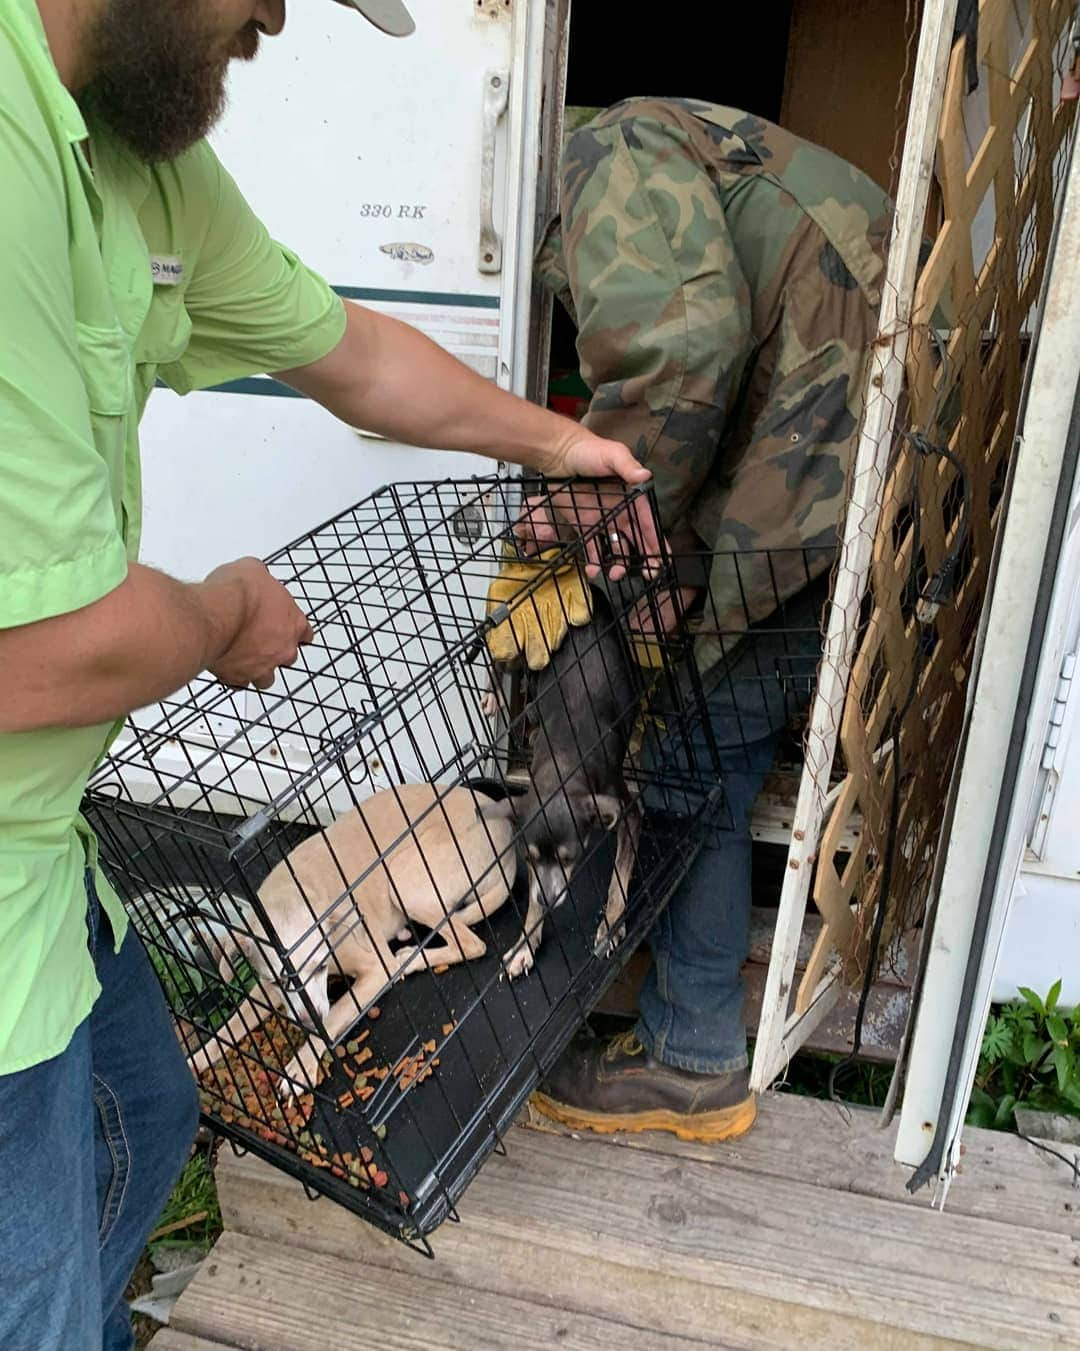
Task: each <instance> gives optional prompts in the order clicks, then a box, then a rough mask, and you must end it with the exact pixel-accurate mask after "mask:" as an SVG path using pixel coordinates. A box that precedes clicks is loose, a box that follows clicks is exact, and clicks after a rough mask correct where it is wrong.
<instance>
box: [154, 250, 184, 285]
mask: <svg viewBox="0 0 1080 1351" xmlns="http://www.w3.org/2000/svg"><path fill="white" fill-rule="evenodd" d="M150 273H151V276H152V277H153V278H154V285H155V286H175V285H176V283H177V282H178V281H183V279H184V264H183V260H182V259H181V258H180V256H179V254H174V253H153V254H151V255H150Z"/></svg>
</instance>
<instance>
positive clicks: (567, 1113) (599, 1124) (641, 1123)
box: [530, 1093, 757, 1145]
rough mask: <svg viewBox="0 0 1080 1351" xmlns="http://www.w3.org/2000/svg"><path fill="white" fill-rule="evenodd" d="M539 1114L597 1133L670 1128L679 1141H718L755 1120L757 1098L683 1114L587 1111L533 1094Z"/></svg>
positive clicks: (731, 1137)
mask: <svg viewBox="0 0 1080 1351" xmlns="http://www.w3.org/2000/svg"><path fill="white" fill-rule="evenodd" d="M530 1102H531V1103H532V1105H533V1106H534V1107H535V1108H536V1110H537V1111H538V1112H540V1113H541V1115H543V1116H546V1117H550V1118H551V1120H552V1121H557V1122H559V1124H560V1125H562V1126H569V1127H570V1129H571V1130H584V1131H596V1132H597V1133H598V1134H600V1135H614V1134H615V1133H616V1132H617V1131H627V1132H631V1133H637V1132H638V1131H670V1132H671V1133H672V1134H673V1135H677V1136H678V1137H679V1139H680V1140H697V1141H699V1142H700V1143H701V1144H707V1145H713V1144H718V1143H719V1142H720V1141H721V1140H737V1139H738V1138H739V1136H740V1135H745V1134H746V1132H747V1131H748V1130H749V1129H750V1127H751V1126H752V1125H753V1124H754V1122H755V1120H756V1119H757V1099H756V1098H755V1097H754V1095H753V1094H752V1093H751V1094H750V1096H749V1097H748V1098H745V1099H744V1100H743V1101H742V1102H737V1103H735V1105H734V1106H733V1107H721V1108H718V1109H717V1110H716V1111H715V1112H694V1113H693V1114H692V1115H691V1114H685V1113H680V1112H671V1111H668V1110H667V1109H666V1108H657V1109H655V1110H653V1111H651V1112H624V1113H615V1112H588V1111H585V1110H584V1109H583V1108H580V1107H571V1106H569V1105H568V1104H566V1103H562V1102H556V1101H555V1100H554V1098H549V1097H548V1096H547V1094H546V1093H534V1094H533V1095H532V1098H531V1099H530Z"/></svg>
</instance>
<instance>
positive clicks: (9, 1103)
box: [0, 879, 198, 1351]
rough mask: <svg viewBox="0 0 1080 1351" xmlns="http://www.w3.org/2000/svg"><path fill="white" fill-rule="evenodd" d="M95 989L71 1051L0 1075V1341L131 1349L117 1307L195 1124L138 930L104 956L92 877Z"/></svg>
mask: <svg viewBox="0 0 1080 1351" xmlns="http://www.w3.org/2000/svg"><path fill="white" fill-rule="evenodd" d="M87 894H88V905H87V940H88V945H89V948H90V952H91V955H92V956H93V957H94V961H95V964H96V967H97V974H98V980H99V981H100V982H101V987H102V990H101V994H100V995H99V996H98V1000H97V1003H96V1004H95V1005H94V1008H93V1011H92V1012H91V1014H90V1017H89V1018H87V1019H86V1021H85V1022H83V1023H82V1024H81V1025H80V1026H79V1027H78V1029H77V1030H76V1032H75V1034H74V1036H73V1037H72V1039H71V1042H70V1044H69V1045H68V1047H67V1049H66V1050H65V1051H64V1052H63V1053H62V1054H60V1055H58V1056H55V1057H54V1058H53V1059H52V1060H47V1061H45V1062H44V1063H43V1064H40V1065H33V1066H31V1068H30V1069H27V1070H22V1071H20V1072H19V1073H18V1074H9V1075H5V1076H4V1077H3V1078H0V1179H2V1180H0V1197H2V1201H0V1286H2V1295H0V1346H2V1347H3V1348H4V1351H128V1349H129V1348H130V1347H132V1346H133V1345H134V1337H133V1334H132V1329H131V1318H130V1316H129V1313H128V1308H127V1304H126V1303H125V1301H124V1290H125V1288H126V1286H127V1283H128V1280H129V1279H130V1277H131V1273H132V1271H133V1270H134V1268H135V1264H136V1262H137V1261H138V1259H139V1256H140V1254H141V1253H142V1250H143V1247H144V1246H145V1243H146V1239H147V1237H148V1235H149V1234H150V1232H151V1230H152V1228H153V1226H154V1224H155V1222H156V1220H157V1218H158V1216H159V1215H160V1214H161V1210H162V1207H163V1206H164V1203H165V1201H166V1199H167V1197H168V1195H169V1192H170V1190H171V1188H172V1185H173V1183H174V1182H175V1180H176V1178H177V1176H178V1175H179V1173H180V1170H181V1169H182V1168H183V1166H184V1163H185V1161H186V1159H187V1157H188V1153H189V1151H190V1148H191V1143H192V1141H193V1139H194V1137H195V1130H196V1126H197V1124H198V1095H197V1093H196V1089H195V1082H194V1080H193V1078H192V1076H191V1072H190V1070H189V1069H188V1066H187V1062H186V1060H185V1058H184V1055H183V1053H182V1051H181V1049H180V1044H179V1042H178V1040H177V1037H176V1033H175V1031H174V1030H173V1024H172V1019H171V1018H170V1015H169V1012H168V1010H167V1008H166V1006H165V1000H164V998H163V997H162V994H161V989H160V987H159V986H158V982H157V978H156V976H155V975H154V971H153V968H152V967H151V965H150V962H149V961H148V960H147V957H146V954H145V952H144V951H143V948H142V944H141V943H140V942H139V940H138V938H137V937H136V935H135V934H134V933H132V932H130V931H129V932H128V935H127V937H126V938H125V940H124V943H123V945H122V947H121V949H120V952H119V953H114V952H113V937H112V931H111V928H110V926H109V922H108V919H107V918H106V917H105V915H104V912H103V911H102V910H101V908H100V906H99V904H98V900H97V896H96V894H95V893H94V889H93V885H92V884H91V882H90V881H89V879H88V880H87Z"/></svg>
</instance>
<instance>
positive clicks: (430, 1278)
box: [174, 1099, 1080, 1351]
mask: <svg viewBox="0 0 1080 1351" xmlns="http://www.w3.org/2000/svg"><path fill="white" fill-rule="evenodd" d="M762 1106H763V1111H762V1120H761V1122H760V1124H759V1126H758V1127H756V1128H755V1130H754V1132H752V1133H751V1135H750V1136H748V1137H746V1138H745V1139H744V1140H741V1141H738V1142H735V1143H733V1144H732V1145H730V1146H726V1147H723V1146H721V1147H711V1146H710V1147H706V1146H693V1145H681V1146H675V1142H669V1141H668V1140H667V1138H666V1137H629V1138H628V1142H629V1140H633V1141H634V1147H631V1148H626V1147H620V1145H619V1144H618V1143H614V1142H611V1141H609V1140H606V1139H596V1138H569V1137H565V1136H560V1135H553V1134H544V1133H540V1132H537V1131H527V1130H521V1129H516V1130H514V1131H512V1132H511V1135H510V1138H509V1141H508V1155H507V1157H506V1158H498V1157H497V1158H493V1159H491V1160H490V1161H489V1162H488V1163H487V1164H486V1165H485V1167H484V1168H483V1170H482V1171H481V1173H480V1175H479V1177H478V1178H477V1180H476V1181H475V1182H474V1183H473V1185H472V1186H471V1188H470V1189H469V1191H468V1193H467V1194H466V1196H465V1198H464V1201H463V1203H462V1206H461V1216H462V1223H461V1224H460V1225H454V1224H446V1225H444V1226H443V1227H442V1228H441V1229H439V1230H438V1231H437V1232H436V1233H435V1235H434V1236H433V1246H434V1248H435V1252H436V1261H435V1262H434V1263H430V1262H428V1261H427V1260H426V1259H425V1258H424V1257H422V1256H421V1255H418V1254H416V1253H415V1252H413V1251H411V1250H409V1249H408V1248H405V1247H404V1246H403V1245H401V1244H399V1243H396V1242H395V1241H393V1240H392V1239H388V1238H386V1237H385V1236H384V1235H381V1234H379V1233H377V1232H376V1231H374V1230H373V1229H371V1228H370V1227H368V1226H366V1225H365V1224H363V1223H362V1222H361V1221H359V1220H357V1219H356V1218H355V1217H353V1216H351V1215H350V1214H348V1213H347V1212H345V1211H344V1210H342V1209H341V1208H339V1207H336V1206H334V1205H333V1204H331V1203H330V1202H327V1201H325V1200H324V1201H319V1202H316V1203H312V1202H310V1201H308V1200H307V1198H306V1196H305V1195H304V1193H303V1191H302V1189H301V1188H300V1187H299V1185H298V1184H296V1183H294V1182H292V1181H291V1180H289V1179H287V1178H286V1177H284V1176H283V1175H282V1174H280V1173H277V1172H275V1171H273V1170H272V1169H269V1168H268V1167H267V1166H265V1165H263V1164H260V1163H258V1162H257V1161H255V1160H252V1159H248V1158H243V1159H235V1158H231V1157H230V1156H229V1155H228V1154H224V1155H223V1156H222V1158H221V1161H220V1163H219V1170H218V1180H219V1190H220V1195H221V1202H222V1212H223V1215H224V1218H225V1223H226V1227H227V1229H228V1230H229V1231H230V1232H229V1233H228V1234H227V1236H226V1238H225V1239H224V1240H223V1241H222V1244H221V1245H219V1248H218V1249H216V1250H215V1253H214V1254H213V1255H212V1257H211V1259H210V1260H208V1262H207V1263H206V1264H205V1265H204V1270H203V1271H201V1272H200V1273H199V1275H198V1276H197V1277H196V1279H195V1280H194V1281H193V1282H192V1284H191V1286H189V1288H188V1290H187V1291H185V1292H184V1294H183V1295H182V1296H181V1299H180V1301H179V1302H178V1304H177V1306H176V1311H175V1314H174V1327H175V1328H176V1330H177V1331H181V1332H186V1333H189V1334H192V1335H196V1336H202V1337H207V1338H210V1339H211V1340H213V1339H216V1340H217V1341H219V1342H221V1343H222V1344H224V1345H227V1346H243V1347H245V1348H248V1349H249V1351H261V1348H264V1347H265V1348H270V1347H274V1348H282V1349H283V1351H288V1349H289V1348H297V1349H298V1351H306V1348H308V1347H314V1346H319V1347H335V1348H336V1347H339V1346H340V1347H342V1348H351V1347H353V1346H357V1347H359V1346H365V1347H373V1346H385V1347H388V1348H395V1347H410V1348H428V1347H431V1348H435V1347H438V1348H456V1347H458V1346H461V1347H465V1346H469V1347H470V1348H471V1347H474V1346H476V1347H492V1348H494V1347H518V1346H523V1347H532V1346H537V1347H538V1346H540V1345H541V1344H542V1345H544V1346H545V1347H551V1346H560V1347H561V1346H582V1347H589V1348H604V1347H608V1346H612V1347H614V1346H615V1345H616V1344H617V1343H618V1345H619V1346H620V1347H625V1348H631V1347H633V1348H637V1347H652V1346H682V1345H690V1344H696V1345H707V1346H737V1347H762V1348H764V1347H769V1348H785V1347H792V1348H794V1347H799V1348H804V1347H818V1346H820V1347H829V1348H830V1351H843V1349H844V1348H851V1351H856V1349H857V1348H858V1349H859V1351H861V1348H863V1347H865V1346H873V1347H876V1348H882V1349H883V1351H892V1348H895V1349H896V1351H900V1348H904V1351H907V1349H908V1348H915V1351H925V1349H927V1348H940V1347H945V1346H956V1345H975V1346H988V1347H1000V1348H1016V1349H1017V1351H1019V1348H1025V1351H1026V1348H1029V1347H1040V1346H1055V1345H1056V1346H1061V1345H1069V1344H1080V1281H1078V1280H1077V1276H1076V1272H1077V1268H1076V1267H1075V1266H1074V1265H1073V1257H1074V1256H1075V1255H1076V1254H1077V1252H1078V1244H1077V1242H1076V1241H1075V1240H1076V1239H1077V1237H1080V1236H1078V1235H1077V1234H1076V1232H1075V1230H1076V1222H1077V1216H1076V1214H1074V1212H1073V1211H1072V1210H1070V1209H1066V1208H1065V1207H1066V1206H1067V1205H1070V1204H1071V1199H1070V1198H1071V1197H1072V1196H1074V1195H1075V1193H1073V1192H1072V1190H1071V1188H1070V1186H1069V1179H1068V1172H1067V1170H1065V1169H1064V1168H1058V1170H1057V1172H1056V1173H1055V1172H1052V1171H1049V1170H1048V1169H1047V1168H1046V1166H1045V1165H1044V1164H1043V1163H1041V1162H1036V1161H1035V1160H1036V1157H1037V1156H1036V1155H1035V1154H1034V1151H1030V1152H1029V1153H1025V1154H1024V1155H1023V1156H1022V1157H1021V1156H1020V1155H1018V1154H1015V1152H1014V1151H1013V1150H1012V1149H1011V1147H1006V1148H1004V1149H1003V1150H1002V1155H1001V1162H1002V1167H1000V1168H998V1169H997V1171H996V1172H995V1167H994V1159H995V1156H994V1151H993V1150H991V1149H990V1147H989V1146H988V1145H985V1146H980V1147H981V1148H984V1149H985V1152H984V1155H982V1156H981V1157H982V1159H983V1163H982V1164H980V1165H979V1168H978V1169H977V1172H978V1173H979V1175H980V1181H981V1182H982V1183H983V1184H984V1185H983V1186H982V1187H979V1188H974V1187H973V1188H970V1189H968V1188H962V1187H961V1182H960V1181H958V1182H957V1183H956V1184H955V1185H954V1188H953V1196H961V1195H964V1196H971V1195H973V1194H976V1193H977V1194H978V1195H979V1196H980V1197H982V1198H983V1199H982V1201H981V1202H980V1204H981V1206H982V1208H983V1211H984V1214H987V1215H989V1216H995V1217H996V1218H984V1217H982V1216H981V1215H979V1214H959V1213H952V1212H951V1211H950V1212H947V1213H945V1214H939V1213H937V1212H933V1211H931V1210H929V1209H928V1208H927V1206H926V1199H925V1193H924V1194H923V1198H922V1199H921V1201H920V1200H916V1199H915V1198H910V1197H908V1196H907V1194H906V1193H905V1192H904V1191H903V1185H902V1184H903V1177H904V1175H903V1172H902V1170H900V1169H898V1168H895V1167H891V1166H888V1167H887V1159H888V1155H889V1154H890V1153H891V1145H890V1143H889V1140H888V1138H887V1136H886V1134H885V1133H883V1132H876V1131H875V1130H874V1118H873V1117H872V1115H871V1114H862V1113H846V1112H843V1113H842V1112H840V1111H839V1110H838V1109H836V1108H835V1107H832V1106H831V1105H830V1104H823V1103H813V1102H805V1101H798V1100H788V1101H786V1102H784V1103H782V1104H781V1103H776V1104H770V1103H769V1099H766V1100H765V1103H763V1104H762ZM819 1109H823V1110H819ZM980 1134H981V1135H987V1134H989V1133H988V1132H982V1133H980ZM874 1137H876V1139H875V1138H874ZM871 1144H872V1146H873V1147H872V1148H871ZM1013 1145H1016V1146H1022V1142H1021V1141H1018V1140H1014V1141H1010V1142H1009V1146H1013ZM972 1164H973V1159H972V1152H971V1150H970V1148H969V1152H968V1156H967V1158H966V1159H965V1165H966V1167H968V1168H970V1167H972ZM1014 1164H1015V1165H1019V1167H1018V1169H1017V1171H1016V1174H1015V1176H1016V1186H1015V1188H1014V1189H1008V1188H1007V1187H1006V1184H1005V1183H1004V1182H1002V1184H1001V1185H1002V1187H1003V1190H1002V1191H995V1190H994V1187H995V1183H994V1181H993V1179H994V1178H995V1177H1001V1178H1006V1177H1007V1178H1010V1179H1012V1178H1013V1176H1014V1172H1013V1165H1014ZM760 1170H773V1171H760ZM860 1187H870V1188H874V1189H876V1190H877V1191H878V1192H887V1193H888V1195H887V1196H886V1195H876V1194H872V1195H865V1194H862V1193H861V1192H860V1190H859V1188H860ZM1026 1197H1030V1198H1031V1200H1030V1202H1029V1203H1028V1202H1026V1200H1025V1198H1026ZM1055 1207H1056V1212H1055ZM974 1209H978V1207H974ZM1055 1213H1056V1216H1057V1223H1058V1224H1059V1226H1061V1227H1060V1228H1059V1229H1058V1230H1056V1231H1048V1230H1046V1229H1045V1228H1044V1227H1041V1221H1042V1219H1043V1218H1044V1216H1045V1217H1048V1218H1052V1217H1053V1215H1054V1214H1055ZM1017 1217H1019V1222H1018V1218H1017ZM1028 1222H1031V1223H1030V1225H1029V1223H1028ZM1068 1226H1071V1229H1070V1228H1068ZM320 1339H321V1340H320ZM350 1339H351V1340H350ZM177 1351H180V1349H179V1348H177Z"/></svg>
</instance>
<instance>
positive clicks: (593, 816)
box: [578, 793, 622, 830]
mask: <svg viewBox="0 0 1080 1351" xmlns="http://www.w3.org/2000/svg"><path fill="white" fill-rule="evenodd" d="M578 801H579V802H580V804H581V808H580V811H581V815H582V816H583V817H584V818H585V820H586V821H589V822H590V823H591V824H592V825H594V826H600V827H601V829H603V830H614V829H615V827H616V825H617V824H618V820H619V814H620V812H621V811H622V803H621V802H620V801H619V799H618V798H617V797H613V796H612V795H611V794H610V793H596V794H595V795H594V794H592V793H583V794H582V795H581V797H580V798H579V799H578Z"/></svg>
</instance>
